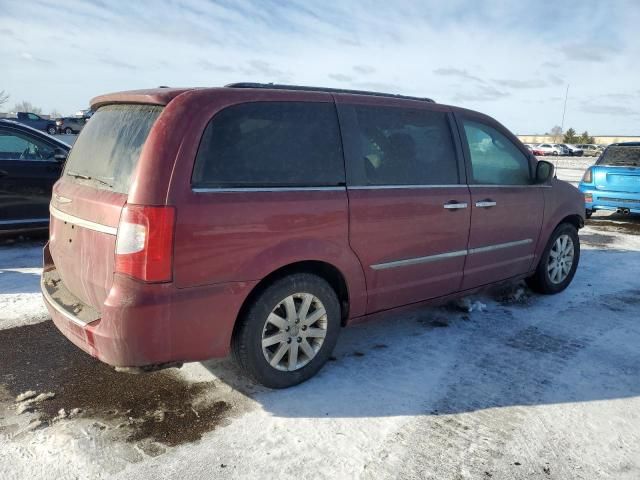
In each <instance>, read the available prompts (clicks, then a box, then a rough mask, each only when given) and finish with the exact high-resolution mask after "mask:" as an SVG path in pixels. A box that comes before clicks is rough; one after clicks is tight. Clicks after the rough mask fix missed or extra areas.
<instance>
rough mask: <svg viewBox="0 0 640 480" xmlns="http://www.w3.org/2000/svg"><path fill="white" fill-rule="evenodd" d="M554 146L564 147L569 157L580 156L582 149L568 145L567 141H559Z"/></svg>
mask: <svg viewBox="0 0 640 480" xmlns="http://www.w3.org/2000/svg"><path fill="white" fill-rule="evenodd" d="M556 147H561V148H564V149H565V150H566V151H567V155H569V156H571V157H581V156H582V154H583V153H584V151H583V150H582V149H581V148H578V147H576V146H575V145H569V144H568V143H559V144H557V145H556Z"/></svg>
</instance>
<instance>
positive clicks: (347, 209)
mask: <svg viewBox="0 0 640 480" xmlns="http://www.w3.org/2000/svg"><path fill="white" fill-rule="evenodd" d="M91 107H92V109H94V110H95V111H96V113H95V114H94V116H93V118H92V119H91V121H90V122H88V123H87V125H86V127H85V128H84V129H83V131H82V133H81V134H80V136H79V138H78V140H77V141H76V143H75V145H74V147H73V149H72V151H71V153H70V155H69V158H68V160H67V163H66V166H65V169H64V173H63V175H62V177H61V179H60V180H59V181H58V182H57V183H56V185H55V187H54V190H53V198H52V200H51V205H50V213H51V227H50V228H51V230H50V239H49V243H48V244H47V246H46V247H45V250H44V273H43V276H42V292H43V295H44V299H45V302H46V304H47V308H48V309H49V312H50V313H51V316H52V318H53V321H54V322H55V324H56V325H57V327H58V328H59V329H60V331H61V332H62V333H63V334H64V335H65V336H66V337H68V338H69V339H70V340H71V341H72V342H74V343H75V344H76V345H77V346H78V347H80V348H82V349H83V350H85V351H86V352H88V353H89V354H90V355H92V356H94V357H97V358H98V359H100V360H102V361H103V362H106V363H108V364H110V365H114V366H116V367H121V368H125V369H128V370H143V371H146V370H152V369H156V368H162V367H166V366H170V365H176V364H180V363H182V362H188V361H199V360H205V359H208V358H211V357H221V356H225V355H227V354H229V353H230V352H232V353H233V355H234V357H235V359H236V360H237V362H238V363H239V364H240V366H241V367H242V368H243V369H244V370H245V371H246V372H247V373H248V374H249V375H251V376H252V377H254V378H255V379H256V380H257V381H259V382H261V383H263V384H264V385H267V386H269V387H275V388H279V387H287V386H290V385H294V384H297V383H299V382H302V381H304V380H306V379H308V378H309V377H311V376H312V375H314V374H315V373H316V372H317V371H318V370H319V369H320V368H321V367H322V365H323V364H324V363H325V362H326V361H327V359H328V358H329V356H330V354H331V351H332V349H333V347H334V345H335V344H336V340H337V338H338V334H339V331H340V329H341V327H342V326H345V325H348V324H352V323H356V322H360V321H362V320H365V319H367V318H368V317H369V316H371V314H374V313H378V312H382V311H386V310H391V309H397V308H400V307H406V306H408V305H419V304H424V303H428V302H442V301H445V300H448V299H450V298H453V297H455V296H461V295H466V294H469V293H471V292H474V291H477V290H479V289H481V288H484V287H486V286H488V285H491V284H494V283H496V282H502V281H505V280H511V279H520V278H526V279H527V281H528V283H529V285H530V286H531V287H532V288H533V289H534V290H536V291H538V292H542V293H557V292H560V291H562V290H563V289H564V288H566V287H567V285H568V284H569V283H570V282H571V280H572V278H573V276H574V273H575V271H576V268H577V266H578V260H579V255H580V244H579V240H578V235H577V231H578V229H579V228H580V227H582V226H583V223H584V215H585V209H584V199H583V197H582V195H581V194H580V192H579V191H578V190H577V189H576V188H574V187H573V186H571V185H569V184H567V183H565V182H562V181H559V180H557V179H555V178H554V175H553V166H552V165H551V164H549V163H547V162H543V161H540V162H539V161H537V160H536V159H535V157H534V156H533V155H532V154H531V153H530V152H529V151H528V150H527V149H526V148H525V147H524V145H523V144H522V143H520V142H519V141H518V140H517V139H516V137H515V136H514V135H512V134H511V133H510V132H509V131H508V130H507V129H505V128H504V127H503V126H502V125H500V124H499V123H498V122H496V121H495V120H493V119H492V118H490V117H488V116H486V115H483V114H480V113H477V112H473V111H470V110H465V109H461V108H457V107H451V106H447V105H440V104H437V103H434V102H433V101H432V100H430V99H426V98H413V97H405V96H399V95H389V94H381V93H375V92H360V91H348V90H334V89H323V88H311V87H297V86H283V85H273V84H269V85H262V84H249V83H244V84H232V85H228V86H227V87H224V88H189V89H187V88H184V89H172V88H158V89H153V90H141V91H131V92H122V93H115V94H110V95H105V96H100V97H97V98H95V99H94V100H93V101H92V104H91Z"/></svg>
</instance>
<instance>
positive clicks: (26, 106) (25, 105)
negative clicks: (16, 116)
mask: <svg viewBox="0 0 640 480" xmlns="http://www.w3.org/2000/svg"><path fill="white" fill-rule="evenodd" d="M13 111H14V112H31V113H35V114H38V115H40V114H41V113H42V109H41V108H40V107H36V106H34V105H33V104H32V103H31V102H27V101H26V100H23V101H21V102H19V103H16V104H15V106H14V107H13Z"/></svg>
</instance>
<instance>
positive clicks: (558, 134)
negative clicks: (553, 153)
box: [550, 125, 562, 143]
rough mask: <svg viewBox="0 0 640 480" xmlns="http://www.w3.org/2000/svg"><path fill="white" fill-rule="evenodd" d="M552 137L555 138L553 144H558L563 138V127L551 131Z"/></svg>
mask: <svg viewBox="0 0 640 480" xmlns="http://www.w3.org/2000/svg"><path fill="white" fill-rule="evenodd" d="M550 134H551V136H552V137H553V143H558V142H559V141H560V138H561V137H562V127H560V126H559V125H556V126H555V127H553V128H552V129H551V133H550Z"/></svg>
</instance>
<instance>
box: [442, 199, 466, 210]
mask: <svg viewBox="0 0 640 480" xmlns="http://www.w3.org/2000/svg"><path fill="white" fill-rule="evenodd" d="M467 206H468V205H467V202H458V201H457V200H451V201H450V202H447V203H445V204H444V205H443V207H444V208H446V209H447V210H460V209H462V208H467Z"/></svg>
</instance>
